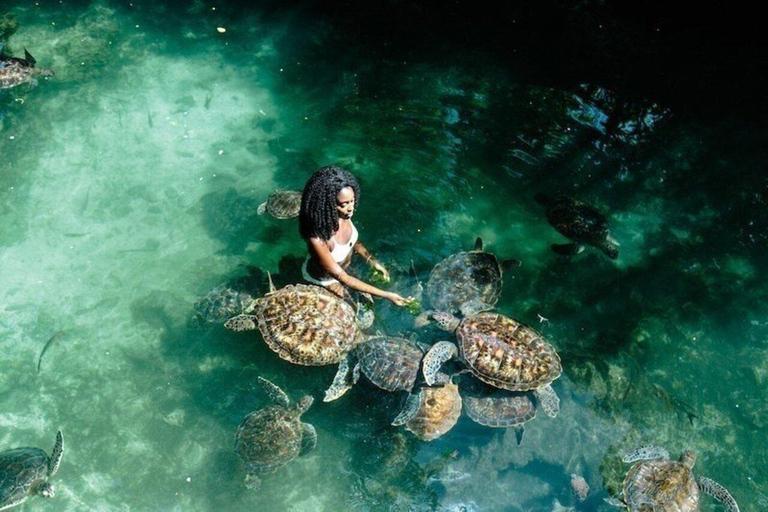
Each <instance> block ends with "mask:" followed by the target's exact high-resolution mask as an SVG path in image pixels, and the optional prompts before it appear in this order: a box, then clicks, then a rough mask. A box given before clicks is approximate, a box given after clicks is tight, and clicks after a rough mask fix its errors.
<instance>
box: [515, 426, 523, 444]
mask: <svg viewBox="0 0 768 512" xmlns="http://www.w3.org/2000/svg"><path fill="white" fill-rule="evenodd" d="M514 430H515V441H517V446H520V445H521V444H522V442H523V434H525V427H524V426H523V425H520V426H519V427H514Z"/></svg>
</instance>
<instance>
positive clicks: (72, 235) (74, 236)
mask: <svg viewBox="0 0 768 512" xmlns="http://www.w3.org/2000/svg"><path fill="white" fill-rule="evenodd" d="M87 235H88V233H64V236H65V237H67V238H80V237H83V236H87Z"/></svg>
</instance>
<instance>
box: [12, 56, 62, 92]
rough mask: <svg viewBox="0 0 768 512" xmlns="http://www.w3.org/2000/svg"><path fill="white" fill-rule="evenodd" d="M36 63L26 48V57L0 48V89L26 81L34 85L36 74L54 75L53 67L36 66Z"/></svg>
mask: <svg viewBox="0 0 768 512" xmlns="http://www.w3.org/2000/svg"><path fill="white" fill-rule="evenodd" d="M36 63H37V61H36V60H35V58H34V57H32V55H30V53H29V52H28V51H27V50H26V49H24V58H23V59H20V58H18V57H10V56H8V55H5V54H4V53H2V48H0V89H10V88H11V87H16V86H17V85H21V84H24V83H28V84H30V85H31V86H34V85H36V84H37V80H35V77H36V76H38V75H40V76H53V70H52V69H48V68H36V67H35V64H36Z"/></svg>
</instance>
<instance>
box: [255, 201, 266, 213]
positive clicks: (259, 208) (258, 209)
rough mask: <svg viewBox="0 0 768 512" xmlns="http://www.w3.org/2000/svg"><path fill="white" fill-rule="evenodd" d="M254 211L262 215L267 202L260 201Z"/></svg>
mask: <svg viewBox="0 0 768 512" xmlns="http://www.w3.org/2000/svg"><path fill="white" fill-rule="evenodd" d="M256 213H257V214H258V215H264V214H265V213H267V202H266V201H264V202H263V203H261V204H260V205H259V207H258V208H256Z"/></svg>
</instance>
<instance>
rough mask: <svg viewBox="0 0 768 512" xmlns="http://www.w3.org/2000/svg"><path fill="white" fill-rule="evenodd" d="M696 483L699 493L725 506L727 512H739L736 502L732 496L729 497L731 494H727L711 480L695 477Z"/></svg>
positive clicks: (723, 488) (724, 489)
mask: <svg viewBox="0 0 768 512" xmlns="http://www.w3.org/2000/svg"><path fill="white" fill-rule="evenodd" d="M696 483H697V484H698V486H699V489H700V490H701V491H703V492H704V493H705V494H708V495H710V496H712V497H713V498H715V499H716V500H717V501H719V502H720V503H722V504H723V505H725V507H726V508H727V509H728V511H729V512H739V506H738V505H737V504H736V500H734V499H733V496H731V493H729V492H728V490H727V489H726V488H725V487H723V486H722V485H720V484H719V483H717V482H715V481H714V480H712V479H711V478H707V477H704V476H700V477H697V478H696Z"/></svg>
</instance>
